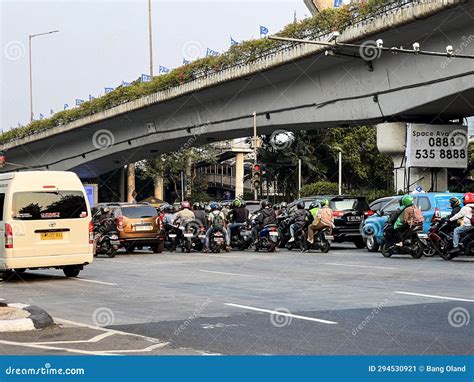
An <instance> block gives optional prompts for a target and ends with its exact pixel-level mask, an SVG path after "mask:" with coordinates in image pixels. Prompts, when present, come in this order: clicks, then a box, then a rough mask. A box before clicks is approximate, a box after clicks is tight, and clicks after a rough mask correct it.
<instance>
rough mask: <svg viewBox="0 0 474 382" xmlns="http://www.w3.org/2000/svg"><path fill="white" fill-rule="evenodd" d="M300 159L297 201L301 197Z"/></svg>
mask: <svg viewBox="0 0 474 382" xmlns="http://www.w3.org/2000/svg"><path fill="white" fill-rule="evenodd" d="M300 192H301V159H298V199H299V198H300V197H301V195H300Z"/></svg>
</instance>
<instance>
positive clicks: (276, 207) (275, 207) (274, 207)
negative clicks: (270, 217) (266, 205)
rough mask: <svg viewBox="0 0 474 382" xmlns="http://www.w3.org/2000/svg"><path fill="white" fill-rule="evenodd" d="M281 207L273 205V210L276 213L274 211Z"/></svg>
mask: <svg viewBox="0 0 474 382" xmlns="http://www.w3.org/2000/svg"><path fill="white" fill-rule="evenodd" d="M280 208H281V207H280V205H279V204H274V205H273V209H274V210H275V211H276V210H279V209H280Z"/></svg>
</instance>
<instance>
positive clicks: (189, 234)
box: [184, 233, 194, 237]
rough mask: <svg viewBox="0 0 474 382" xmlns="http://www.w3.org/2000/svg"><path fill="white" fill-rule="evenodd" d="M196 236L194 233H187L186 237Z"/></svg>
mask: <svg viewBox="0 0 474 382" xmlns="http://www.w3.org/2000/svg"><path fill="white" fill-rule="evenodd" d="M193 236H194V235H193V234H192V233H185V234H184V237H193Z"/></svg>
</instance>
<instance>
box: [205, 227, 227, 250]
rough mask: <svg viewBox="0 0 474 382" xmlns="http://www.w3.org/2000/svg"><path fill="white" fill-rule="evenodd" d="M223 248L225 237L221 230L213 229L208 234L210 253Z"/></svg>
mask: <svg viewBox="0 0 474 382" xmlns="http://www.w3.org/2000/svg"><path fill="white" fill-rule="evenodd" d="M222 248H225V237H224V234H223V233H222V232H221V231H216V230H213V231H211V234H210V236H209V249H210V250H211V252H212V253H219V252H220V251H221V250H222Z"/></svg>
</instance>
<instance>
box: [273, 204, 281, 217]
mask: <svg viewBox="0 0 474 382" xmlns="http://www.w3.org/2000/svg"><path fill="white" fill-rule="evenodd" d="M273 211H275V216H276V217H278V216H280V215H281V206H280V205H279V204H274V205H273Z"/></svg>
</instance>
